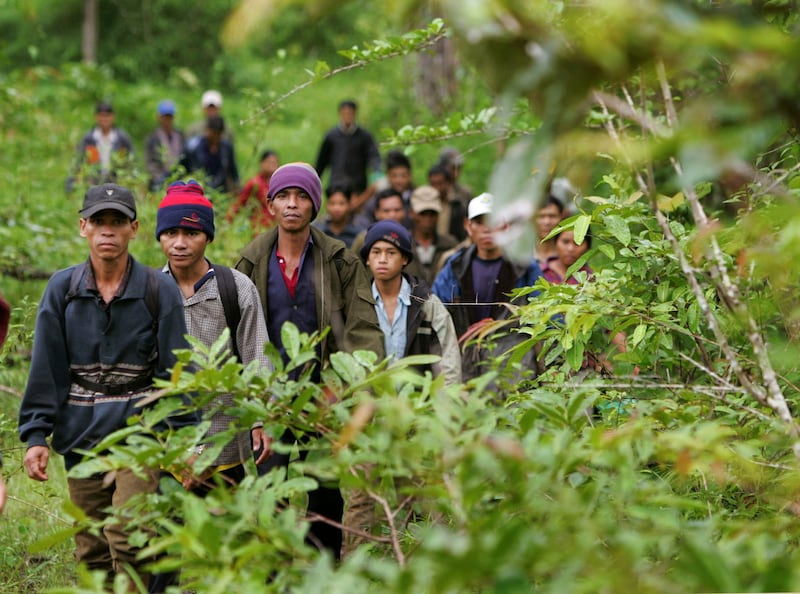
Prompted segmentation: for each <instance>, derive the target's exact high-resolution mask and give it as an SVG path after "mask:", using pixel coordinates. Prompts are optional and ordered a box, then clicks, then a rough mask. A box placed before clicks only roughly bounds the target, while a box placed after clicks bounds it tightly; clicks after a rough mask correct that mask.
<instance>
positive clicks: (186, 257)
mask: <svg viewBox="0 0 800 594" xmlns="http://www.w3.org/2000/svg"><path fill="white" fill-rule="evenodd" d="M158 241H159V243H160V244H161V251H163V252H164V255H165V256H166V257H167V259H168V260H169V265H170V268H172V269H173V270H176V269H178V270H180V269H182V270H189V269H191V268H193V267H194V266H196V265H197V264H198V262H202V261H203V259H204V258H205V253H206V246H207V245H208V236H207V235H206V234H205V233H204V232H203V231H198V230H196V229H183V228H182V227H173V228H172V229H167V230H166V231H164V232H163V233H162V234H161V235H160V236H159V238H158Z"/></svg>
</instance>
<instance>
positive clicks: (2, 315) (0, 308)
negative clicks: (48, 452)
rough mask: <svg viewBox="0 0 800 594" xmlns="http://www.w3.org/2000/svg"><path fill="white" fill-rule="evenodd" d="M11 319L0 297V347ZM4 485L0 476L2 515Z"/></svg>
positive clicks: (9, 309)
mask: <svg viewBox="0 0 800 594" xmlns="http://www.w3.org/2000/svg"><path fill="white" fill-rule="evenodd" d="M10 318H11V306H10V305H9V304H8V302H7V301H6V300H5V299H3V297H2V296H0V347H2V346H3V344H5V342H6V337H7V336H8V323H9V320H10ZM2 469H3V454H2V452H0V471H1V470H2ZM6 497H7V495H6V484H5V482H4V481H3V475H2V474H0V514H2V513H3V508H4V507H5V506H6Z"/></svg>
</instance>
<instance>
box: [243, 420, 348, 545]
mask: <svg viewBox="0 0 800 594" xmlns="http://www.w3.org/2000/svg"><path fill="white" fill-rule="evenodd" d="M306 441H307V438H305V437H303V438H300V439H299V440H298V439H297V438H296V437H295V435H294V433H293V432H292V431H291V430H290V429H287V430H286V431H285V432H284V433H283V435H282V436H281V443H283V444H286V445H287V446H292V445H294V443H295V442H297V443H298V444H299V446H300V448H299V449H300V456H299V458H300V460H301V461H304V460H305V459H306V456H307V455H308V450H307V449H306V448H304V447H303V445H304V444H305V443H306ZM256 456H258V452H256ZM289 457H290V455H289V454H283V453H280V454H279V453H273V454H272V455H271V456H270V457H269V458H268V459H267V461H266V462H264V463H262V464H259V465H258V474H259V476H263V475H265V474H267V473H268V472H269V471H270V470H272V469H273V468H278V467H283V468H287V467H288V466H289ZM307 509H308V512H309V513H313V514H317V515H320V516H323V517H325V518H328V519H330V520H333V521H334V522H337V523H338V524H341V523H342V514H343V512H344V500H343V499H342V493H341V491H340V490H339V487H338V486H336V487H333V486H322V485H321V486H319V487H318V488H317V489H315V490H314V491H309V493H308V508H307ZM306 542H308V543H309V544H310V545H311V546H315V547H317V548H318V549H320V550H325V549H327V550H329V551H330V552H331V553H332V554H333V558H334V559H336V560H337V561H338V560H339V559H340V555H341V549H342V530H341V529H340V528H338V527H337V526H331V525H330V524H328V523H327V522H323V521H314V522H311V527H310V528H309V531H308V535H307V536H306Z"/></svg>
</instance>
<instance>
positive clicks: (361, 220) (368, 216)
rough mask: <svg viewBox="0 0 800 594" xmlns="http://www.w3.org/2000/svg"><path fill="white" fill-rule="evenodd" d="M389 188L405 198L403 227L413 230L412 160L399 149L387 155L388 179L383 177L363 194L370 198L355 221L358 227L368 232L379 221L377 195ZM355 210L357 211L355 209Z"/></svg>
mask: <svg viewBox="0 0 800 594" xmlns="http://www.w3.org/2000/svg"><path fill="white" fill-rule="evenodd" d="M389 188H391V189H393V190H397V191H398V192H400V195H401V196H402V198H403V204H405V208H406V217H405V218H404V219H403V226H404V227H405V228H406V229H409V230H410V229H411V224H412V223H411V217H410V216H409V213H410V211H411V206H410V200H411V192H413V191H414V179H413V177H412V173H411V160H410V159H409V158H408V157H407V156H406V155H405V153H403V151H401V150H398V149H392V150H390V151H389V152H387V153H386V177H382V178H380V179H379V180H378V181H376V182H375V183H373V184H372V185H370V187H369V188H368V189H367V191H366V192H364V194H362V196H367V195H369V198H368V199H367V200H366V202H364V205H363V206H362V207H361V210H360V212H359V213H358V216H357V217H356V219H355V225H356V227H358V228H359V229H362V230H366V229H367V228H369V226H370V225H372V223H374V222H375V221H376V220H377V219H376V218H375V206H376V201H375V194H376V193H378V192H382V191H383V190H386V189H389ZM373 190H374V191H373ZM353 210H354V211H355V207H354V208H353Z"/></svg>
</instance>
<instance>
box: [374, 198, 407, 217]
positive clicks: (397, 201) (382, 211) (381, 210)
mask: <svg viewBox="0 0 800 594" xmlns="http://www.w3.org/2000/svg"><path fill="white" fill-rule="evenodd" d="M405 216H406V208H405V206H404V205H403V199H402V198H400V196H388V197H386V198H383V199H382V200H381V201H380V202H379V203H378V208H376V209H375V220H378V221H397V222H398V223H402V222H403V219H404V218H405Z"/></svg>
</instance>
